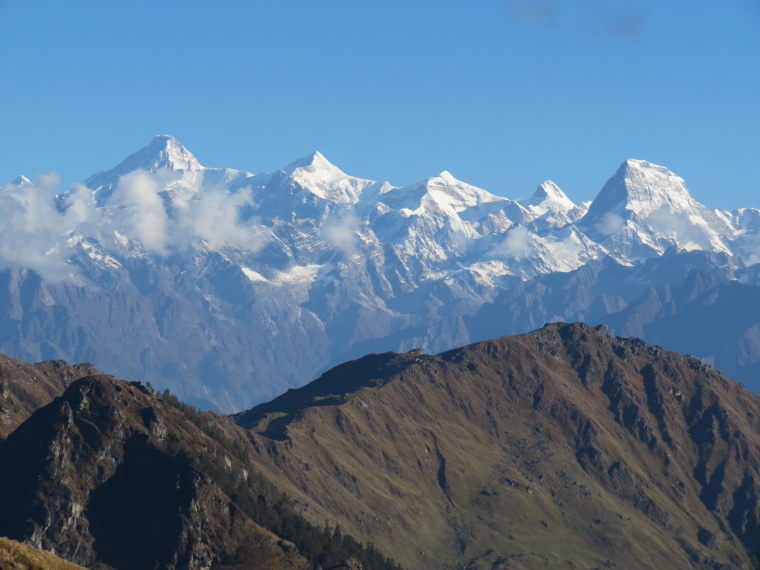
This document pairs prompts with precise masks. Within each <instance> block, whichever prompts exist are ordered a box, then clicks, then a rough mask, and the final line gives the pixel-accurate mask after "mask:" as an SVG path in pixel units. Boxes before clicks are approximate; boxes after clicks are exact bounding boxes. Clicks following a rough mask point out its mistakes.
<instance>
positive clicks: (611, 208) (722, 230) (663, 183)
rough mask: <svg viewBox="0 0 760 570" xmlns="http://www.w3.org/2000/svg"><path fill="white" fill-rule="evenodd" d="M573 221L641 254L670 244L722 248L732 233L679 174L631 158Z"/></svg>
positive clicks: (634, 255) (617, 247)
mask: <svg viewBox="0 0 760 570" xmlns="http://www.w3.org/2000/svg"><path fill="white" fill-rule="evenodd" d="M577 225H578V227H579V228H580V229H581V230H582V231H584V232H586V234H587V235H588V236H589V237H591V238H592V239H594V240H595V241H597V242H598V243H603V244H605V246H607V247H608V248H611V249H612V250H613V251H615V252H616V253H617V254H618V255H620V256H623V257H627V258H629V259H639V260H643V259H646V258H648V257H652V256H653V255H661V254H662V253H663V252H664V251H665V250H666V249H667V248H669V247H671V246H677V247H678V248H679V249H682V250H687V251H691V250H695V249H700V250H705V251H714V252H724V253H725V252H728V251H729V249H730V248H729V242H730V240H731V239H732V238H733V237H734V235H735V234H736V230H735V228H732V227H731V226H730V223H729V222H728V221H727V219H726V217H725V216H721V215H718V214H717V213H716V212H713V211H710V210H708V209H707V208H705V207H704V206H703V205H702V204H700V203H698V202H697V201H696V200H694V198H692V196H691V194H690V192H689V191H688V190H687V188H686V184H685V182H684V180H683V179H682V178H681V177H680V176H677V175H675V174H674V173H672V172H671V171H670V170H668V169H667V168H665V167H662V166H657V165H656V164H652V163H650V162H646V161H644V160H634V159H629V160H626V161H625V162H624V163H623V164H622V165H621V166H620V168H619V169H618V171H617V172H616V173H615V175H614V176H613V177H612V178H610V179H609V180H608V181H607V183H606V184H605V185H604V187H603V188H602V190H601V192H599V194H598V195H597V197H596V199H595V200H594V201H593V203H592V204H591V206H590V207H589V210H588V213H587V214H586V215H585V216H584V217H583V218H581V219H580V220H579V221H578V222H577Z"/></svg>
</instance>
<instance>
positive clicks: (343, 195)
mask: <svg viewBox="0 0 760 570" xmlns="http://www.w3.org/2000/svg"><path fill="white" fill-rule="evenodd" d="M283 172H284V173H285V174H286V175H287V177H286V179H287V180H288V181H289V183H291V184H292V183H295V184H296V185H297V186H300V187H302V188H305V189H306V190H308V191H309V192H311V193H312V194H314V195H315V196H318V197H319V198H322V199H324V200H329V201H331V202H338V203H347V204H353V203H355V202H357V201H358V199H359V196H360V194H361V192H362V190H363V189H364V188H366V187H367V186H369V185H371V184H373V182H372V181H371V180H364V179H362V178H356V177H354V176H350V175H348V174H346V173H345V172H343V171H342V170H341V169H340V168H338V167H337V166H335V165H334V164H332V163H331V162H330V161H329V160H327V159H326V158H325V157H324V155H322V153H320V152H314V153H312V154H310V155H308V156H305V157H303V158H299V159H298V160H295V161H293V162H291V163H290V164H288V165H287V166H286V167H285V168H284V169H283Z"/></svg>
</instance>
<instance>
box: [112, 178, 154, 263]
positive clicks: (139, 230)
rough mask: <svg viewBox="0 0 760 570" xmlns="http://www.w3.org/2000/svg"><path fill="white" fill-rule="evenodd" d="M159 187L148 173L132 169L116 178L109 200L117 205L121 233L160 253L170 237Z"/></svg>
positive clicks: (117, 218)
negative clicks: (115, 184)
mask: <svg viewBox="0 0 760 570" xmlns="http://www.w3.org/2000/svg"><path fill="white" fill-rule="evenodd" d="M159 189H160V187H159V185H158V182H157V181H156V180H155V178H154V176H152V175H151V173H149V172H146V171H145V170H142V169H138V170H134V171H133V172H130V173H129V174H125V175H124V176H122V177H120V178H119V183H118V185H117V187H116V190H114V193H113V194H112V196H111V200H110V201H109V204H113V205H114V206H116V208H114V209H113V215H114V220H115V221H117V223H120V225H121V226H122V227H121V230H122V231H123V233H124V235H126V236H127V237H129V238H131V239H135V240H137V241H139V242H140V243H141V244H142V245H143V246H144V247H145V248H146V249H148V250H150V251H154V252H156V253H161V254H163V253H166V246H167V243H168V240H169V236H168V231H167V230H168V225H169V222H168V216H167V213H166V208H165V207H164V201H163V199H162V198H161V196H160V195H159V194H158V192H159Z"/></svg>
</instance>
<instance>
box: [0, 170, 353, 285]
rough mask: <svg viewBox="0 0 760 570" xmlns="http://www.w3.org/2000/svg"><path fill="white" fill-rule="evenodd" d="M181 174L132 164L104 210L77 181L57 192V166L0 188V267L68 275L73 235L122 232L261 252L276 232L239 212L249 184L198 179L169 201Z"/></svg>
mask: <svg viewBox="0 0 760 570" xmlns="http://www.w3.org/2000/svg"><path fill="white" fill-rule="evenodd" d="M176 176H177V175H176V173H175V172H173V171H169V170H166V171H164V169H162V170H159V171H156V172H155V173H150V172H146V171H144V170H135V171H133V172H131V173H129V174H127V175H125V176H122V177H121V178H120V179H119V182H118V184H117V186H116V188H115V189H114V191H113V193H112V194H111V196H110V197H109V198H108V200H107V201H106V203H105V204H104V206H103V207H102V208H97V207H96V202H95V198H94V196H93V193H92V191H91V190H90V189H89V188H86V187H85V186H83V185H80V184H75V185H74V186H73V187H72V189H71V190H70V191H68V192H66V193H65V194H63V195H62V196H60V197H57V196H56V193H55V190H56V188H57V187H58V185H59V184H60V177H59V176H58V174H56V173H55V172H48V173H44V174H41V175H39V176H37V177H36V179H35V183H28V182H21V183H19V184H6V185H5V186H4V187H2V188H0V211H2V212H3V215H2V216H0V269H9V268H28V269H32V270H34V271H36V272H37V273H39V274H40V275H41V276H42V277H43V278H45V279H48V280H55V281H57V280H61V279H64V278H66V277H67V276H68V275H70V274H71V273H72V272H76V269H75V267H76V266H75V265H73V264H72V263H71V262H70V260H71V259H72V255H73V253H74V251H73V245H72V243H73V242H72V240H71V237H72V235H73V234H77V235H79V236H81V237H83V238H86V239H95V240H97V241H98V242H100V243H101V244H102V245H104V246H105V247H110V246H117V247H118V244H117V243H116V237H115V236H116V235H117V234H119V235H122V236H126V237H127V238H128V239H129V240H130V241H131V242H132V243H133V244H138V245H140V246H141V247H142V248H143V249H145V250H147V251H149V252H152V253H155V254H159V255H165V254H168V253H171V252H172V251H178V250H185V249H187V248H189V247H192V246H193V244H197V243H198V242H199V240H202V241H203V242H204V243H205V244H206V246H207V247H209V248H211V249H215V250H219V249H222V248H224V247H227V246H233V247H239V248H242V249H245V250H247V251H257V250H259V249H260V248H261V247H263V246H264V245H265V244H266V243H267V242H268V240H269V239H270V238H271V231H270V230H268V229H267V228H264V227H262V226H261V225H260V224H259V223H258V219H257V218H255V217H249V218H247V219H245V220H242V219H241V217H240V212H241V210H243V209H250V208H251V207H252V206H253V197H252V192H251V190H250V188H246V189H242V190H240V191H238V192H233V193H230V192H228V191H226V190H223V189H215V188H204V187H203V186H202V178H199V179H198V181H197V182H192V183H190V185H189V186H186V187H185V188H184V189H185V196H187V197H185V198H183V197H178V198H177V199H172V198H170V197H169V194H167V187H171V184H172V183H176V182H177V180H175V178H176ZM188 197H189V198H188ZM336 231H337V230H336ZM338 235H339V234H338V233H336V234H335V239H336V240H337V239H338Z"/></svg>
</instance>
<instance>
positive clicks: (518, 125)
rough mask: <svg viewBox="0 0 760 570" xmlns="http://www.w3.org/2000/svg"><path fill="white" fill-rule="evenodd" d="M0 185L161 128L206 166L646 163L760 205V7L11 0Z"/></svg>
mask: <svg viewBox="0 0 760 570" xmlns="http://www.w3.org/2000/svg"><path fill="white" fill-rule="evenodd" d="M0 30H1V32H0V184H1V183H3V182H6V181H10V180H12V179H13V178H14V177H15V176H16V175H17V174H22V173H23V174H26V175H27V176H30V177H32V176H34V175H35V174H36V173H38V172H41V171H47V170H55V171H57V172H58V173H59V174H61V176H62V177H63V181H64V185H68V184H70V183H71V182H74V181H81V180H83V179H84V178H86V177H87V176H89V175H90V174H92V173H94V172H96V171H98V170H101V169H107V168H110V167H111V166H113V165H115V164H116V163H118V162H119V161H121V160H122V159H123V158H124V157H126V156H127V155H128V154H130V153H131V152H133V151H135V150H137V149H138V148H140V147H142V146H145V145H146V144H147V143H148V142H149V141H150V140H151V138H152V137H153V135H155V134H158V133H167V134H171V135H173V136H175V137H177V138H178V139H179V140H180V141H181V142H183V143H184V144H185V145H186V146H187V147H188V148H189V149H190V150H191V151H192V152H193V153H195V155H196V156H197V157H198V159H199V160H200V162H201V163H202V164H204V165H206V166H225V167H232V168H239V169H243V170H248V171H252V172H261V171H271V170H276V169H278V168H281V167H282V166H284V165H285V164H286V163H288V162H290V161H291V160H293V159H295V158H297V157H300V156H303V155H305V154H308V153H310V152H312V151H314V150H320V151H321V152H322V153H323V154H324V155H325V156H326V157H327V158H328V159H329V160H330V161H332V162H333V163H335V164H336V165H338V166H339V167H341V168H342V169H343V170H344V171H346V172H348V173H350V174H353V175H356V176H361V177H364V178H372V179H377V180H388V181H390V182H391V183H392V184H394V185H405V184H409V183H412V182H416V181H419V180H422V179H424V178H426V177H428V176H432V175H435V174H438V173H439V172H440V171H442V170H449V171H451V172H452V174H454V176H456V177H457V178H459V179H462V180H464V181H466V182H469V183H471V184H475V185H477V186H480V187H483V188H485V189H487V190H489V191H491V192H493V193H495V194H499V195H503V196H508V197H511V198H522V197H527V196H528V195H529V194H531V193H532V192H533V190H534V189H535V187H536V186H537V185H538V184H539V183H540V182H542V181H543V180H545V179H552V180H554V181H555V182H556V183H557V184H559V186H560V187H561V188H563V189H564V190H565V192H566V193H567V194H568V195H569V196H570V197H571V198H572V199H573V200H576V201H579V200H586V199H590V198H593V196H594V195H595V194H596V192H597V191H598V190H599V189H600V188H601V186H602V184H603V183H604V181H605V180H606V179H607V178H608V177H609V176H611V175H612V174H613V173H614V171H615V170H616V168H617V167H618V165H619V164H620V163H621V162H622V161H623V160H624V159H626V158H639V159H645V160H649V161H651V162H655V163H658V164H662V165H664V166H667V167H668V168H670V169H671V170H673V171H674V172H676V173H677V174H679V175H681V176H682V177H684V178H685V179H686V181H687V185H688V186H689V188H690V189H691V190H692V192H693V194H694V195H695V197H696V198H697V199H698V200H700V201H701V202H703V203H705V204H706V205H708V206H710V207H726V208H734V207H739V206H754V207H760V193H758V190H760V183H759V182H758V178H757V175H756V172H757V170H758V167H760V2H758V1H757V0H726V1H725V2H714V1H712V2H707V1H706V0H691V1H686V0H667V1H663V0H657V1H655V0H641V1H637V2H633V1H615V0H470V1H468V2H462V1H459V2H454V1H450V0H427V1H419V0H403V1H396V0H385V1H383V2H379V1H376V2H372V1H364V0H343V1H337V0H321V1H312V2H304V1H300V0H266V1H257V0H248V1H237V0H224V1H222V2H219V1H216V2H210V1H206V0H188V1H185V2H180V1H177V0H150V1H143V0H136V1H131V2H111V1H95V0H91V1H82V0H69V1H67V2H61V1H60V0H37V1H30V0H0Z"/></svg>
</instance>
